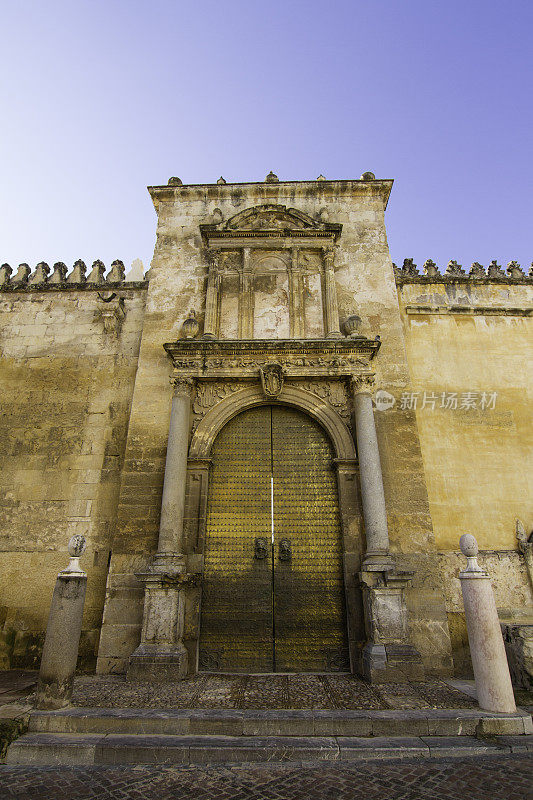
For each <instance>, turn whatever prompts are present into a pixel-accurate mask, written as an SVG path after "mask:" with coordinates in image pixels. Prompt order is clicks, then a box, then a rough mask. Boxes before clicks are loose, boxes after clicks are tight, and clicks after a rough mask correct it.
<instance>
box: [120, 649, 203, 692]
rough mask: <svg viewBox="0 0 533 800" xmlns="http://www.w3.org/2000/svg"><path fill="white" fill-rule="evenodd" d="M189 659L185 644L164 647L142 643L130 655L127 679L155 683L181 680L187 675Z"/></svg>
mask: <svg viewBox="0 0 533 800" xmlns="http://www.w3.org/2000/svg"><path fill="white" fill-rule="evenodd" d="M188 661H189V660H188V655H187V650H186V649H185V647H184V646H183V645H174V646H173V647H169V648H167V649H163V648H158V647H157V645H147V644H141V645H139V647H138V648H137V650H135V652H134V653H133V654H132V655H131V656H130V663H129V666H128V671H127V673H126V679H127V680H128V681H153V682H154V683H165V682H168V683H171V682H174V681H181V680H183V678H185V677H186V676H187V672H188V666H189V664H188Z"/></svg>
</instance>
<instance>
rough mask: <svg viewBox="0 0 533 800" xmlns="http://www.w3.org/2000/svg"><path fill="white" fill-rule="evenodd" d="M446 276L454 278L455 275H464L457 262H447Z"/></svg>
mask: <svg viewBox="0 0 533 800" xmlns="http://www.w3.org/2000/svg"><path fill="white" fill-rule="evenodd" d="M446 275H450V276H452V277H454V276H455V275H458V276H459V275H466V273H465V271H464V269H463V268H462V266H461V265H460V264H458V263H457V261H454V260H452V261H449V262H448V266H447V267H446Z"/></svg>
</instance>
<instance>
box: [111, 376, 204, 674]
mask: <svg viewBox="0 0 533 800" xmlns="http://www.w3.org/2000/svg"><path fill="white" fill-rule="evenodd" d="M171 383H172V384H173V386H174V395H173V398H172V410H171V413H170V427H169V434H168V444H167V457H166V463H165V479H164V482H163V498H162V501H161V518H160V523H159V541H158V548H157V553H156V554H155V555H154V557H153V559H152V562H151V564H150V567H149V568H148V570H147V571H146V572H144V573H139V574H138V575H137V577H138V578H139V579H140V580H142V581H143V582H144V584H145V595H144V615H143V626H142V632H141V643H140V645H139V647H138V648H137V650H136V651H135V652H134V653H133V655H132V656H131V657H130V664H129V667H128V672H127V677H128V679H129V680H154V681H171V680H180V679H181V678H184V677H185V676H186V674H187V672H188V656H187V650H186V648H185V646H184V644H183V622H184V611H185V597H184V589H185V587H186V586H187V584H188V583H190V582H191V576H189V575H187V574H186V558H185V555H184V553H183V549H184V547H183V544H184V543H183V517H184V511H185V487H186V479H187V452H188V442H189V420H190V407H191V392H192V388H193V381H192V379H190V378H181V377H179V376H175V377H173V378H172V380H171Z"/></svg>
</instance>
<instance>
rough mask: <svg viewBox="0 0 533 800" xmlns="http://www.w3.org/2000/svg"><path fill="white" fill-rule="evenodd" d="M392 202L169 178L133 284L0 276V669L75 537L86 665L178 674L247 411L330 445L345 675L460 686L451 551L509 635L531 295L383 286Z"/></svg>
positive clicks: (439, 281) (192, 635) (493, 277)
mask: <svg viewBox="0 0 533 800" xmlns="http://www.w3.org/2000/svg"><path fill="white" fill-rule="evenodd" d="M391 186H392V182H391V181H381V180H375V179H373V178H372V177H369V174H366V173H365V176H363V178H362V179H361V180H358V181H323V180H319V181H312V182H279V181H277V179H275V176H273V177H272V176H269V179H268V180H267V181H266V182H265V183H250V184H226V183H218V184H209V185H197V186H195V185H192V186H183V185H181V182H177V181H176V180H171V182H169V185H168V186H160V187H151V188H150V193H151V196H152V199H153V201H154V205H155V208H156V211H157V214H158V225H157V241H156V246H155V252H154V258H153V261H152V264H151V268H150V271H149V273H148V274H147V276H146V278H148V277H149V282H148V280H145V281H140V282H135V283H132V282H128V281H126V282H125V281H124V274H123V270H121V267H120V263H119V262H115V264H114V265H113V270H114V272H113V271H112V273H110V274H109V275H108V277H107V279H105V278H104V270H105V268H104V267H103V265H101V264H100V262H98V263H97V262H95V265H93V268H92V270H91V271H90V273H89V275H88V276H87V278H86V269H85V266H84V265H83V264H82V262H76V265H75V266H74V269H73V270H72V271H71V273H70V274H69V275H68V276H66V268H65V269H63V268H62V265H55V267H54V271H53V273H52V274H49V273H50V270H49V268H48V267H47V265H39V266H38V268H37V269H36V270H35V272H34V273H33V274H31V275H30V270H29V268H27V269H26V268H25V265H22V266H21V268H19V271H18V272H17V273H16V274H15V275H12V274H11V270H10V268H8V267H7V265H5V266H4V267H2V268H0V303H1V306H0V308H1V313H2V321H3V325H2V333H1V337H2V338H1V342H0V346H1V348H2V360H1V361H0V370H1V377H2V386H3V390H2V392H3V398H2V402H3V406H4V408H5V409H6V410H7V413H5V414H4V416H3V422H2V425H3V426H5V430H4V435H3V437H2V442H3V445H2V447H3V451H4V452H3V471H4V473H3V474H4V479H3V488H2V493H3V502H2V514H3V517H4V519H3V523H4V524H3V526H2V538H1V544H0V547H1V548H2V551H3V552H2V559H1V569H2V572H3V575H2V580H1V581H0V625H2V626H3V627H2V636H3V640H2V649H1V650H0V654H1V657H2V658H3V663H4V664H5V665H6V666H7V665H9V664H10V665H11V666H29V665H32V664H35V663H37V660H38V657H39V652H40V649H39V648H40V644H41V643H42V637H43V628H44V623H45V620H46V616H47V612H48V607H49V603H50V598H51V593H52V589H53V584H54V577H55V573H56V572H57V570H58V568H59V567H60V566H61V565H62V562H63V558H64V550H65V548H66V542H67V541H68V539H69V537H70V536H71V535H72V534H73V533H83V534H84V535H85V536H87V540H88V548H89V550H88V552H89V557H88V558H86V564H87V571H88V589H87V604H86V611H85V618H84V630H83V634H82V653H83V658H84V662H83V663H84V664H86V665H87V666H91V665H92V664H93V663H94V659H95V657H96V656H97V657H98V667H97V668H98V671H100V672H110V671H111V672H124V671H126V670H127V669H128V668H129V669H130V672H131V675H132V676H137V677H138V676H140V675H142V674H147V675H149V676H150V675H156V673H159V676H160V677H161V676H167V677H169V676H173V677H176V678H179V677H181V676H182V675H183V674H186V672H187V671H189V672H191V671H194V670H195V669H196V665H197V658H198V638H199V630H200V619H201V614H200V598H201V584H202V569H203V541H204V539H203V537H204V535H205V520H206V510H207V502H208V485H209V471H210V448H211V446H212V444H213V442H214V440H215V438H216V435H217V433H218V431H219V430H220V429H221V427H222V426H223V425H224V423H225V422H226V421H228V420H229V419H231V418H232V417H233V416H235V415H236V414H238V413H239V412H241V411H244V410H245V409H246V408H250V407H253V406H257V405H260V404H262V403H267V402H274V403H281V404H286V405H290V406H292V407H295V408H299V409H301V410H302V411H304V412H305V413H307V414H309V415H310V416H312V417H313V418H314V419H316V420H317V421H318V422H319V423H320V425H321V426H322V427H323V428H324V430H325V431H326V432H327V434H328V436H329V438H330V439H331V441H332V444H333V446H334V450H335V455H336V470H337V482H338V492H339V511H340V517H341V527H342V536H343V552H344V580H345V587H346V602H347V613H348V630H349V641H350V656H351V667H352V669H353V670H355V671H361V672H363V673H364V674H366V675H367V676H368V677H370V678H372V679H377V680H380V679H383V680H389V679H390V680H397V679H400V678H402V677H406V676H407V677H414V678H416V677H417V676H421V675H422V674H423V670H424V669H425V671H426V673H427V674H450V673H451V672H452V670H453V662H455V670H456V672H457V674H464V673H465V672H468V670H469V668H470V665H469V660H468V655H467V650H466V647H465V643H466V629H465V625H464V617H463V615H462V613H461V605H460V602H459V598H460V591H459V581H458V577H457V576H458V573H459V570H460V568H461V566H462V564H461V559H460V557H459V554H458V552H457V550H458V539H459V536H460V535H461V534H462V533H465V532H473V533H475V535H476V537H477V539H478V541H479V542H480V546H481V548H482V551H487V569H488V571H489V573H490V574H492V575H493V576H494V579H495V584H496V585H495V589H496V598H497V604H498V607H499V608H500V609H502V610H504V611H505V615H506V616H507V617H509V615H511V616H513V614H515V615H516V614H518V610H519V609H523V608H524V607H525V606H527V605H528V604H531V585H530V583H529V582H528V576H527V570H526V567H525V563H524V560H523V555H522V554H521V553H520V552H519V550H518V548H517V541H516V535H515V519H516V517H519V518H520V519H522V520H523V523H524V525H525V530H526V531H530V530H531V528H532V527H533V518H532V517H531V510H530V508H528V506H527V500H528V496H527V483H526V481H527V472H526V455H527V452H528V451H527V448H528V446H529V448H530V449H531V433H530V425H528V401H529V402H530V399H531V397H530V394H531V384H530V374H531V372H530V370H529V374H528V370H527V368H526V365H527V364H528V363H529V364H530V361H529V362H528V358H529V359H530V356H529V354H528V342H529V341H530V338H531V333H530V332H529V334H528V331H529V327H528V326H530V325H531V319H530V314H531V293H532V292H533V287H532V281H531V279H530V278H527V277H526V276H525V275H524V273H523V272H522V271H521V270H520V268H519V267H518V266H517V265H516V266H515V265H511V266H510V269H509V270H508V274H506V273H505V272H503V271H502V270H500V269H497V268H496V267H495V266H494V265H492V273H491V269H490V268H489V275H486V274H485V273H484V270H483V269H482V268H481V267H479V265H477V267H476V268H475V269H474V268H473V270H472V274H471V276H468V275H466V273H465V271H464V270H462V268H461V267H460V266H459V265H456V264H455V263H454V262H451V266H449V267H448V269H447V271H446V273H445V275H444V276H443V275H442V274H440V273H438V272H437V270H436V268H432V266H431V265H432V262H427V263H426V269H425V274H424V275H419V274H418V272H417V270H416V267H415V266H414V265H413V264H412V262H409V261H408V260H407V261H406V263H405V264H404V267H403V268H402V269H401V270H398V269H397V268H395V267H394V265H393V264H392V263H391V260H390V256H389V251H388V246H387V240H386V232H385V222H384V214H385V208H386V205H387V202H388V197H389V193H390V190H391ZM63 266H64V265H63ZM433 267H434V265H433ZM193 311H194V313H193ZM4 320H5V321H4ZM528 335H529V339H528ZM169 379H172V381H173V385H172V384H171V381H170V380H169ZM528 379H529V384H528V383H527V381H528ZM528 392H529V394H528ZM424 393H425V394H424ZM452 394H455V396H456V400H457V403H456V405H455V407H454V400H453V398H452V399H451V400H450V395H452ZM467 394H468V398H466V399H465V396H466V395H467ZM173 395H174V399H173ZM474 395H475V397H474ZM372 397H373V401H372V400H371V398H372ZM443 397H444V399H443ZM384 398H385V399H384ZM474 400H475V403H474ZM461 403H463V407H461ZM468 403H469V404H468ZM473 403H474V405H473ZM169 430H170V438H169ZM184 437H185V438H184ZM530 449H529V452H530ZM171 476H172V477H171ZM528 526H529V527H528ZM481 555H482V559H483V557H484V554H483V552H482V554H481ZM28 566H29V570H28ZM493 566H494V570H493V569H492V568H493ZM496 567H497V568H496ZM28 575H29V577H28ZM132 655H133V658H132ZM452 655H453V660H452ZM143 670H145V672H144V673H143ZM146 670H147V672H146Z"/></svg>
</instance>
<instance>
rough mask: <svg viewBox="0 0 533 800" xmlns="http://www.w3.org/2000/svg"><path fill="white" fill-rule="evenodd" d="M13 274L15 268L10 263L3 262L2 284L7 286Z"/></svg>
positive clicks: (0, 273)
mask: <svg viewBox="0 0 533 800" xmlns="http://www.w3.org/2000/svg"><path fill="white" fill-rule="evenodd" d="M12 274H13V270H12V269H11V267H10V266H9V264H2V266H1V267H0V286H7V284H8V283H9V279H10V277H11V275H12Z"/></svg>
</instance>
